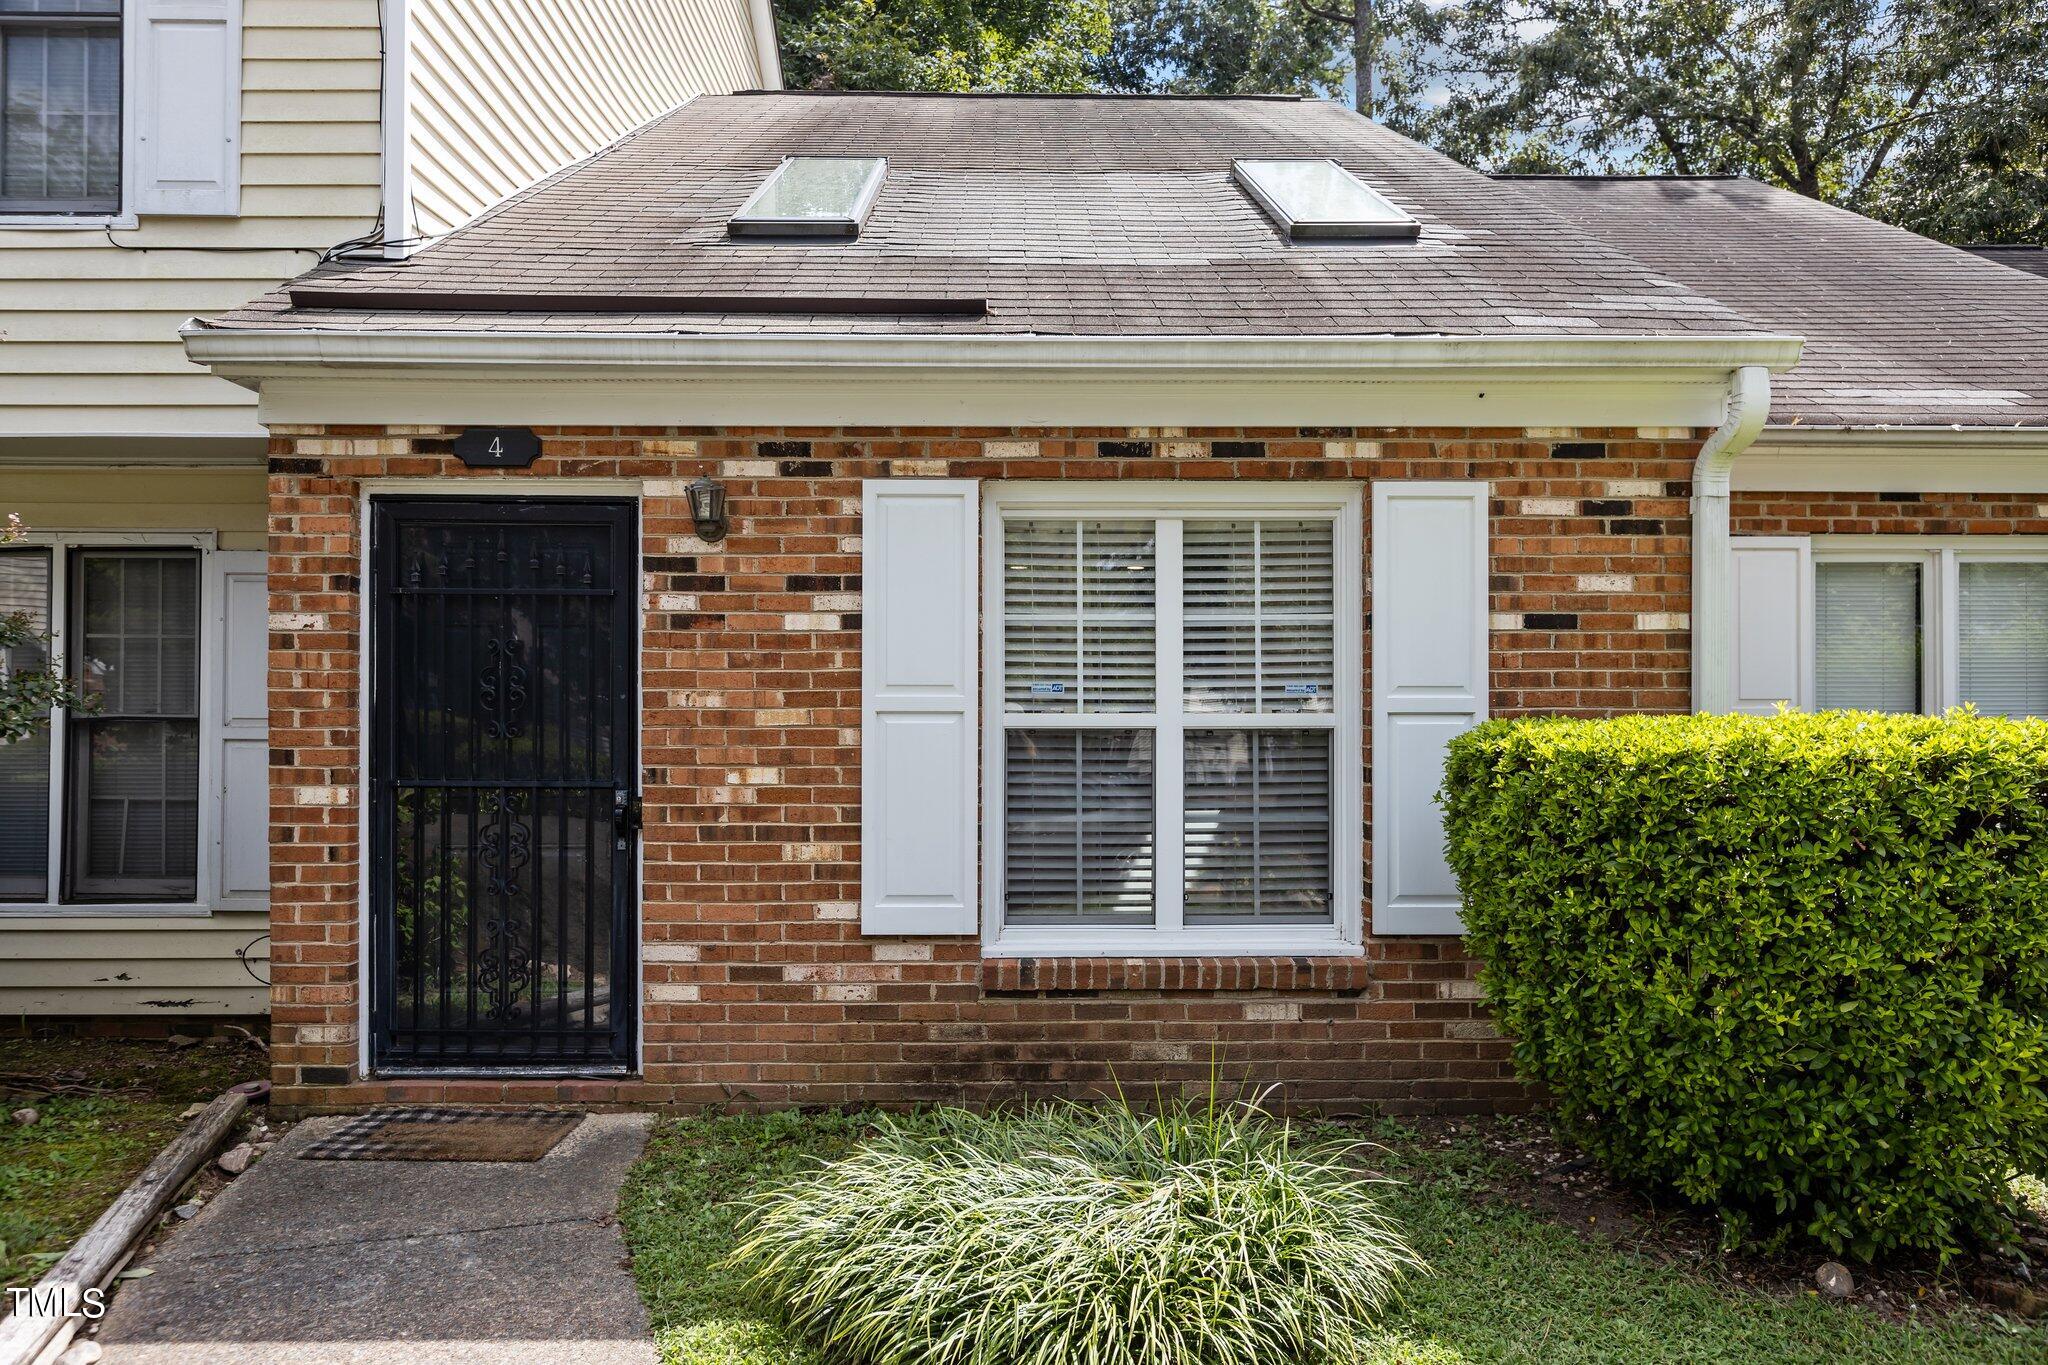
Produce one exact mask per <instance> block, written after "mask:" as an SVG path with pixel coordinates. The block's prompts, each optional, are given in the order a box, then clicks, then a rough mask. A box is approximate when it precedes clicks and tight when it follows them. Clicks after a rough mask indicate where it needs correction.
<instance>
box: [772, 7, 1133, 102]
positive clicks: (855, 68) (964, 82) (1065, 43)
mask: <svg viewBox="0 0 2048 1365" xmlns="http://www.w3.org/2000/svg"><path fill="white" fill-rule="evenodd" d="M780 14H781V19H782V60H783V65H784V67H785V69H786V74H787V76H788V80H789V84H790V85H791V87H793V88H796V89H809V90H945V91H954V92H967V91H976V90H1015V91H1080V90H1091V89H1094V88H1095V75H1094V70H1093V66H1094V63H1095V62H1096V61H1098V60H1100V59H1101V58H1102V57H1103V56H1104V55H1105V54H1106V53H1107V51H1108V50H1109V27H1110V23H1109V10H1108V0H936V3H935V2H934V0H791V2H790V3H786V4H784V5H782V7H781V9H780Z"/></svg>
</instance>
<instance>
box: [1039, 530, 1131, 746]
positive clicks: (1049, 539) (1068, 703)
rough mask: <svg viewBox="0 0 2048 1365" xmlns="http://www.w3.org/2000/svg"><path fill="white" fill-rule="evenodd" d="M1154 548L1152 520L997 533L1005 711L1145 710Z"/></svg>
mask: <svg viewBox="0 0 2048 1365" xmlns="http://www.w3.org/2000/svg"><path fill="white" fill-rule="evenodd" d="M1153 539H1154V526H1153V523H1152V522H1150V521H1072V520H1059V521H1053V520H1043V521H1041V520H1028V521H1009V522H1006V523H1005V524H1004V528H1003V674H1004V676H1003V704H1004V706H1005V708H1006V709H1008V710H1011V711H1031V712H1067V713H1073V712H1083V711H1086V712H1102V711H1110V712H1138V711H1150V710H1151V709H1152V706H1153V694H1154V686H1153V682H1154V676H1155V672H1156V664H1155V660H1154V648H1155V645H1154V639H1153V632H1154V611H1155V609H1156V603H1157V596H1158V584H1157V566H1156V564H1155V562H1154V561H1155V556H1154V551H1153Z"/></svg>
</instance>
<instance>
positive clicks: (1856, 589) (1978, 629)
mask: <svg viewBox="0 0 2048 1365" xmlns="http://www.w3.org/2000/svg"><path fill="white" fill-rule="evenodd" d="M1813 619H1814V637H1815V638H1814V655H1813V662H1814V671H1813V677H1814V704H1815V705H1816V706H1817V707H1819V708H1820V709H1823V710H1829V709H1837V708H1849V709H1857V710H1871V711H1900V712H1912V711H1925V712H1932V711H1941V710H1945V709H1947V708H1948V707H1951V706H1961V705H1972V706H1975V707H1976V708H1977V710H1978V711H1980V712H1982V713H1984V714H1986V715H1999V716H2048V544H2040V543H2030V544H1991V543H1986V542H1983V541H1976V542H1972V541H1969V540H1960V539H1959V540H1955V541H1949V542H1932V543H1930V542H1895V541H1889V540H1886V541H1876V540H1870V539H1862V540H1859V539H1856V538H1852V537H1839V538H1835V537H1830V538H1824V539H1817V540H1816V541H1815V542H1814V545H1813Z"/></svg>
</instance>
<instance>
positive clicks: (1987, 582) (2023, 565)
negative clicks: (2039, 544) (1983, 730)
mask: <svg viewBox="0 0 2048 1365" xmlns="http://www.w3.org/2000/svg"><path fill="white" fill-rule="evenodd" d="M1957 573H1958V583H1957V593H1958V597H1959V599H1960V600H1959V603H1958V608H1959V610H1958V613H1957V615H1958V625H1959V627H1960V636H1961V638H1960V642H1959V645H1960V647H1959V648H1958V650H1957V667H1958V671H1959V673H1960V675H1961V676H1960V685H1961V691H1962V700H1964V701H1966V702H1969V703H1971V704H1972V705H1974V706H1975V707H1976V708H1977V709H1978V710H1979V711H1982V712H1984V713H1986V714H1987V715H1998V716H2048V563H2043V562H2025V561H1989V560H1987V561H1965V562H1964V563H1962V564H1961V565H1959V566H1958V571H1957Z"/></svg>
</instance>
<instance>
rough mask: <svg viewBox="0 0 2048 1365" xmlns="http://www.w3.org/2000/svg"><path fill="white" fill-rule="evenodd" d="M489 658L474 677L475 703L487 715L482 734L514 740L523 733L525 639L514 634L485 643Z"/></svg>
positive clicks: (485, 650) (486, 653) (493, 737)
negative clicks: (523, 660)
mask: <svg viewBox="0 0 2048 1365" xmlns="http://www.w3.org/2000/svg"><path fill="white" fill-rule="evenodd" d="M484 653H485V655H486V657H488V658H489V659H490V662H489V663H487V664H485V665H484V667H483V670H482V671H481V672H479V673H478V674H477V678H476V699H477V704H478V706H479V707H480V709H481V710H482V711H483V713H484V715H485V716H486V717H487V718H488V719H487V720H486V721H485V722H484V733H485V734H486V735H488V736H490V737H491V738H492V739H517V738H519V736H520V735H522V734H524V733H525V724H524V721H523V720H522V719H521V713H522V712H524V710H525V709H526V667H525V665H524V664H523V663H522V662H521V660H522V659H524V658H525V656H526V642H525V641H523V640H521V639H520V638H519V637H518V636H517V635H514V636H511V637H510V638H508V639H504V640H491V641H489V642H487V643H486V644H485V646H484Z"/></svg>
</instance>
